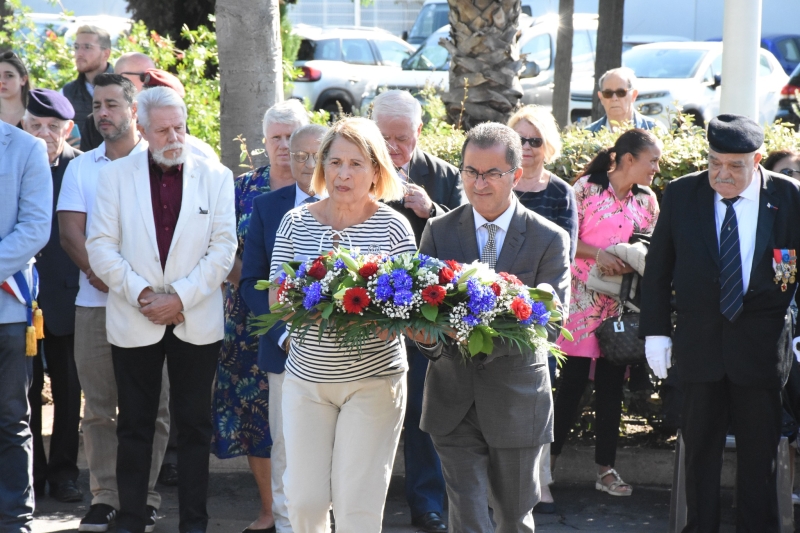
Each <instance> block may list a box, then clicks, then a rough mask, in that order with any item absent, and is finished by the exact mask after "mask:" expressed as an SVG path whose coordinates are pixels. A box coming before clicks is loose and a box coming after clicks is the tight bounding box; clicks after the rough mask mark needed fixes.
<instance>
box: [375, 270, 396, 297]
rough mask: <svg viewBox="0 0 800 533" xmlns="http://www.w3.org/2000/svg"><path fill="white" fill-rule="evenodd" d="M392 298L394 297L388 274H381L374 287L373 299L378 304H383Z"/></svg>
mask: <svg viewBox="0 0 800 533" xmlns="http://www.w3.org/2000/svg"><path fill="white" fill-rule="evenodd" d="M392 296H394V290H393V289H392V278H391V277H390V276H389V274H383V275H381V276H380V277H379V278H378V285H377V286H376V287H375V298H377V299H378V301H379V302H385V301H386V300H388V299H389V298H391V297H392Z"/></svg>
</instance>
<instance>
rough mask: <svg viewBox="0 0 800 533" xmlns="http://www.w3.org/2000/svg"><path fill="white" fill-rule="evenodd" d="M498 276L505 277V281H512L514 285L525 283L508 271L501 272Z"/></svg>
mask: <svg viewBox="0 0 800 533" xmlns="http://www.w3.org/2000/svg"><path fill="white" fill-rule="evenodd" d="M498 276H500V278H501V279H503V280H504V281H506V282H508V283H511V284H512V285H522V284H523V283H522V282H521V281H520V279H519V278H518V277H517V276H515V275H514V274H509V273H508V272H500V273H499V274H498Z"/></svg>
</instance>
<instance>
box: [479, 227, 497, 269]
mask: <svg viewBox="0 0 800 533" xmlns="http://www.w3.org/2000/svg"><path fill="white" fill-rule="evenodd" d="M483 227H484V228H486V231H488V232H489V240H488V241H486V246H484V247H483V251H482V252H481V263H486V264H487V265H489V266H490V267H491V268H492V269H494V266H495V265H496V264H497V243H496V242H495V240H494V237H495V235H497V226H496V225H495V224H489V223H487V224H484V225H483Z"/></svg>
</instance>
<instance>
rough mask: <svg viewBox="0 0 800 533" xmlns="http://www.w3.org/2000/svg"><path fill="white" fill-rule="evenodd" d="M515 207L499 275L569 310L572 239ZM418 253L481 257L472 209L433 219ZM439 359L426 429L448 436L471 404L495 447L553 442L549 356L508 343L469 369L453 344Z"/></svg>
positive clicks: (426, 404) (428, 382)
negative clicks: (547, 289)
mask: <svg viewBox="0 0 800 533" xmlns="http://www.w3.org/2000/svg"><path fill="white" fill-rule="evenodd" d="M514 201H515V202H516V212H515V213H514V216H513V218H512V219H511V224H510V225H509V228H508V233H507V234H506V236H505V240H504V242H503V248H502V249H501V250H500V255H499V257H498V260H497V266H496V270H497V271H498V272H508V273H510V274H514V275H516V276H517V277H518V278H519V279H520V280H522V282H523V283H525V284H526V285H528V286H530V287H535V286H536V285H539V284H540V283H549V284H550V285H552V286H553V288H554V289H555V291H556V293H557V294H558V296H559V298H560V299H561V301H562V302H564V305H565V307H568V305H569V283H570V274H569V235H568V234H567V232H566V231H564V230H563V229H561V228H560V227H558V226H557V225H555V224H553V223H552V222H550V221H548V220H546V219H545V218H543V217H541V216H539V215H537V214H536V213H534V212H533V211H529V210H528V209H525V208H524V207H523V206H522V205H521V204H520V203H519V202H517V201H516V199H515V200H514ZM454 233H455V235H454ZM420 252H421V253H424V254H427V255H430V256H432V257H437V258H439V259H442V260H447V259H455V260H456V261H460V262H472V261H474V260H476V259H479V258H480V252H479V251H478V242H477V239H476V236H475V217H474V214H473V211H472V206H471V205H464V206H461V207H459V208H458V209H455V210H453V211H451V212H450V213H447V214H446V215H444V216H441V217H436V218H433V219H431V220H430V221H429V222H428V225H427V227H426V228H425V232H424V233H423V234H422V243H421V244H420ZM441 355H442V356H441V358H439V359H438V360H436V361H433V362H431V363H430V364H429V365H428V373H427V376H426V378H425V395H424V398H423V403H422V420H421V422H420V428H421V429H422V430H423V431H425V432H427V433H430V434H431V435H447V434H449V433H450V432H452V431H453V430H454V429H455V428H456V426H457V425H458V423H459V422H461V420H462V419H463V418H464V416H465V415H466V414H467V411H468V410H469V408H470V407H471V406H472V404H473V403H474V404H475V408H476V410H477V413H478V420H479V422H480V427H481V431H482V432H483V435H484V438H485V439H486V442H487V443H488V444H489V445H490V446H492V447H495V448H523V447H533V446H539V445H542V444H545V443H548V442H551V441H552V440H553V397H552V392H551V385H550V376H549V373H548V370H547V353H546V352H544V353H536V354H531V353H530V352H528V353H527V354H526V355H525V356H523V354H522V353H521V352H520V351H519V350H518V349H517V348H515V347H513V346H511V345H510V344H509V343H503V342H502V341H495V350H494V352H493V353H492V356H491V357H492V360H491V361H489V360H488V359H487V361H485V362H479V361H477V360H473V361H469V362H466V363H465V362H464V361H463V359H462V356H461V355H460V353H459V351H458V348H457V347H456V346H454V345H445V346H444V347H443V348H442V353H441ZM495 356H497V357H495Z"/></svg>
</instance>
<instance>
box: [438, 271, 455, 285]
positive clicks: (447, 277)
mask: <svg viewBox="0 0 800 533" xmlns="http://www.w3.org/2000/svg"><path fill="white" fill-rule="evenodd" d="M455 277H456V274H455V272H453V271H452V270H451V269H450V268H448V267H442V269H441V270H439V283H441V284H442V285H444V284H445V283H450V282H451V281H453V278H455Z"/></svg>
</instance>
